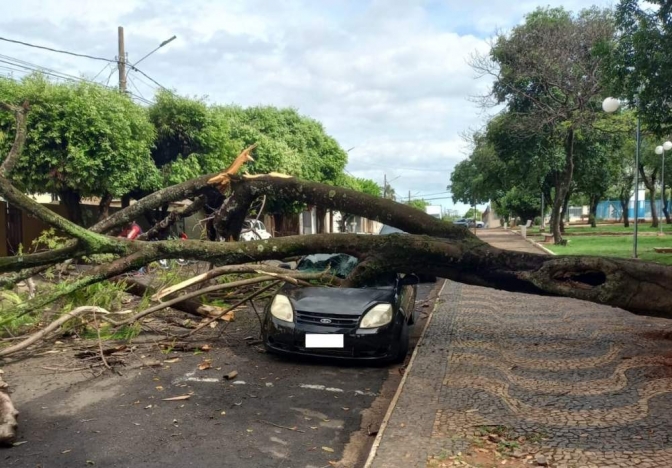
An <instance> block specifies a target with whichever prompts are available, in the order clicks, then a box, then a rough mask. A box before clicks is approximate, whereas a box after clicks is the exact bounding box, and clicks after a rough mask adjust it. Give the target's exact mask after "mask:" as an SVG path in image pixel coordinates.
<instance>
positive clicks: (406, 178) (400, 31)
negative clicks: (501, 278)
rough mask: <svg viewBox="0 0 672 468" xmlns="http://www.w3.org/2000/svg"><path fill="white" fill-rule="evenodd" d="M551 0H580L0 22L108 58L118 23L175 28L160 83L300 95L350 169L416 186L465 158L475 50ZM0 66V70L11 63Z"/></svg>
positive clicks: (239, 94) (48, 0) (296, 101)
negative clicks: (345, 152) (340, 148)
mask: <svg viewBox="0 0 672 468" xmlns="http://www.w3.org/2000/svg"><path fill="white" fill-rule="evenodd" d="M604 3H605V4H607V2H606V1H605V2H604ZM546 4H551V5H552V6H557V5H565V6H566V7H567V8H569V9H576V8H580V7H584V6H586V4H585V2H583V1H580V0H565V1H560V0H550V1H549V0H547V1H521V2H518V3H511V2H508V1H503V0H496V1H495V0H472V1H471V2H462V1H459V2H458V1H457V0H399V1H397V0H395V1H392V2H391V1H382V0H372V1H368V2H365V1H359V0H324V1H320V2H314V1H311V0H287V1H276V0H247V1H245V0H227V1H226V2H222V1H217V0H195V1H194V0H192V1H186V0H162V1H152V2H146V1H145V2H143V1H140V0H121V1H119V0H118V1H116V2H103V1H91V2H81V1H78V0H25V1H24V2H23V3H22V8H12V9H11V10H10V11H0V13H2V14H0V30H2V34H0V35H2V36H7V37H12V38H16V39H20V40H24V41H28V42H34V43H39V44H44V45H48V46H51V47H57V48H63V49H68V50H73V51H77V52H82V53H88V54H92V55H97V56H104V57H109V58H114V56H115V55H116V27H117V25H118V24H122V25H124V27H125V31H126V49H127V51H128V54H129V58H130V61H131V62H133V61H134V60H137V59H139V58H140V57H141V56H142V55H144V54H145V53H147V52H148V51H150V50H152V49H153V48H154V47H156V46H157V45H158V44H159V43H160V42H161V41H163V40H165V39H167V38H168V37H170V36H172V35H173V34H176V35H177V36H178V39H177V40H176V41H174V42H172V43H171V44H170V45H169V46H167V47H166V48H164V49H161V50H160V51H159V52H157V53H156V54H155V55H153V56H152V57H151V58H148V59H147V60H146V61H144V62H143V63H142V66H141V68H142V69H143V70H144V71H145V72H147V73H148V74H149V75H150V76H152V77H153V78H154V79H156V80H157V81H158V82H159V83H161V84H163V85H165V86H167V87H170V88H175V89H176V90H177V91H178V92H180V93H182V94H189V95H208V96H209V98H210V100H211V101H214V102H219V103H224V104H226V103H238V104H242V105H254V104H272V105H278V106H291V107H295V108H298V109H299V111H300V112H302V113H304V114H307V115H310V116H312V117H314V118H317V119H318V120H320V121H322V122H323V123H324V124H325V127H326V129H327V131H328V132H329V133H330V134H332V135H333V136H334V137H336V138H337V139H338V140H339V142H340V143H341V145H342V146H343V147H344V148H350V147H355V149H353V150H352V152H351V153H350V164H349V166H348V170H349V171H350V172H352V173H354V174H355V175H358V176H362V177H369V178H372V179H375V180H376V181H378V182H379V183H382V179H383V174H387V175H388V180H391V179H395V178H396V179H395V180H394V182H393V186H394V187H395V188H396V189H397V192H398V193H399V194H407V193H408V191H409V190H410V191H411V193H412V195H415V194H431V193H439V192H445V187H446V185H447V183H448V181H449V174H450V171H451V170H452V168H453V167H454V165H455V164H456V163H457V162H459V161H460V160H461V159H463V158H464V157H465V149H464V144H463V143H462V141H461V139H460V134H461V133H462V132H464V131H467V130H469V129H470V128H474V127H477V126H479V125H480V124H482V122H483V116H482V115H480V114H479V110H478V109H477V108H476V106H475V105H474V104H473V103H472V102H470V101H469V100H468V99H467V98H468V97H469V96H471V95H479V94H482V93H483V92H484V90H485V89H487V86H488V81H487V80H483V79H482V80H475V79H474V73H473V72H472V71H471V69H470V68H469V66H468V63H467V62H468V58H469V57H470V55H471V54H473V53H474V52H476V51H480V52H484V51H487V37H488V36H489V35H490V34H491V33H492V32H493V30H494V29H495V28H497V27H499V28H510V27H511V26H513V25H515V24H517V23H519V22H520V21H521V20H522V18H523V16H524V14H525V13H526V12H529V11H531V10H532V9H534V8H535V7H537V6H539V5H546ZM6 8H7V7H5V9H6ZM0 54H5V55H8V56H12V57H17V58H21V59H22V60H26V61H28V62H31V63H36V64H40V65H42V66H47V67H49V68H53V69H55V70H59V71H63V72H67V73H71V74H76V75H77V74H79V73H84V74H86V75H87V76H89V77H93V76H94V75H96V74H97V73H99V72H101V73H100V75H98V78H97V80H98V81H102V82H105V81H106V79H107V78H108V77H109V78H110V84H114V83H115V82H116V81H115V80H116V74H114V71H113V70H112V69H105V70H101V68H104V65H105V64H104V63H103V62H92V61H89V60H85V59H77V58H74V57H69V56H65V55H58V54H53V53H49V52H42V51H38V50H36V49H29V48H25V47H22V46H18V45H11V44H7V43H5V42H0ZM2 65H5V64H0V73H7V69H6V68H4V69H3V68H1V66H2ZM19 76H20V74H19ZM130 76H131V82H130V89H131V91H133V92H136V93H142V94H143V95H144V96H145V97H150V96H151V94H152V88H151V87H149V86H147V84H146V83H149V82H148V80H147V79H146V78H144V77H142V76H139V75H137V73H131V75H130ZM438 203H440V204H443V205H444V206H445V207H449V206H451V205H452V203H450V201H449V200H448V199H446V200H439V201H438ZM460 208H461V209H464V207H463V206H461V207H460Z"/></svg>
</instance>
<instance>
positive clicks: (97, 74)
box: [91, 64, 110, 81]
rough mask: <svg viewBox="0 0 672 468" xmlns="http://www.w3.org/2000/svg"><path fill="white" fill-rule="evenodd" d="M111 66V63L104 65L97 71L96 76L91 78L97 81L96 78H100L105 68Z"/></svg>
mask: <svg viewBox="0 0 672 468" xmlns="http://www.w3.org/2000/svg"><path fill="white" fill-rule="evenodd" d="M109 66H110V65H109V64H108V65H105V66H104V67H103V68H102V69H101V70H100V71H99V72H98V73H96V76H94V77H93V78H91V79H92V80H93V81H96V78H98V76H100V74H101V73H103V72H104V71H105V69H106V68H107V67H109Z"/></svg>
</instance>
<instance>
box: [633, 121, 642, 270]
mask: <svg viewBox="0 0 672 468" xmlns="http://www.w3.org/2000/svg"><path fill="white" fill-rule="evenodd" d="M641 143H642V125H641V120H640V118H639V114H638V115H637V148H636V149H635V235H634V238H633V240H632V258H637V233H638V231H639V216H638V215H639V149H640V147H641Z"/></svg>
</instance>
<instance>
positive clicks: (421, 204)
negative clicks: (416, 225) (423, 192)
mask: <svg viewBox="0 0 672 468" xmlns="http://www.w3.org/2000/svg"><path fill="white" fill-rule="evenodd" d="M404 203H405V204H406V205H408V206H412V207H413V208H417V209H418V210H420V211H423V212H424V211H425V208H427V207H428V206H429V202H428V201H425V200H423V199H417V200H409V201H406V202H404Z"/></svg>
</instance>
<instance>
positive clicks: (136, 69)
mask: <svg viewBox="0 0 672 468" xmlns="http://www.w3.org/2000/svg"><path fill="white" fill-rule="evenodd" d="M127 65H128V67H129V68H130V69H131V70H134V71H137V72H138V73H140V74H142V76H144V77H145V78H147V79H148V80H149V81H151V82H152V83H154V84H155V85H156V86H158V87H159V88H161V89H164V90H166V91H167V90H168V88H166V87H165V86H163V85H162V84H161V83H159V82H158V81H156V80H155V79H154V78H152V77H151V76H149V75H148V74H147V73H145V72H143V71H142V70H140V69H139V68H137V67H135V66H134V65H131V64H127Z"/></svg>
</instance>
